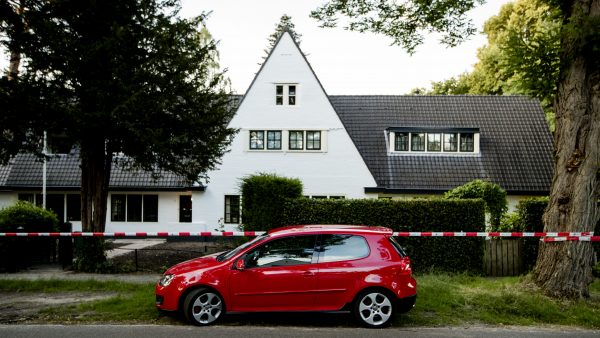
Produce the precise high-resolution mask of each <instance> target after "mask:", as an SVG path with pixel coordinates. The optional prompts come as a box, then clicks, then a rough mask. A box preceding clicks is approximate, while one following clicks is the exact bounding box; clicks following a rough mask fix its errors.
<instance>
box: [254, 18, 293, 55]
mask: <svg viewBox="0 0 600 338" xmlns="http://www.w3.org/2000/svg"><path fill="white" fill-rule="evenodd" d="M295 28H296V25H294V23H293V22H292V17H291V16H289V15H287V14H284V15H282V16H281V18H280V19H279V22H278V23H277V25H276V26H275V31H274V32H273V33H272V34H271V35H269V45H268V46H267V48H265V56H264V57H263V60H265V59H266V58H267V56H269V53H270V52H271V50H272V49H273V47H275V43H276V42H277V40H278V39H279V37H280V36H281V34H283V32H286V31H287V32H289V33H290V35H291V36H292V38H293V39H294V41H296V43H297V44H298V45H300V42H301V39H302V34H298V32H296V29H295Z"/></svg>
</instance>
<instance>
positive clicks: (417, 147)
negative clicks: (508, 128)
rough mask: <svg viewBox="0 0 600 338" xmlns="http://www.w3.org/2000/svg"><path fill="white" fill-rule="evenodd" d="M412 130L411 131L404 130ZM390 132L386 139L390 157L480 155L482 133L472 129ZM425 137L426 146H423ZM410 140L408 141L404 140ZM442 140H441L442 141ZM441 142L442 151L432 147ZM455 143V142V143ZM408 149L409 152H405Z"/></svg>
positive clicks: (415, 129)
mask: <svg viewBox="0 0 600 338" xmlns="http://www.w3.org/2000/svg"><path fill="white" fill-rule="evenodd" d="M402 129H410V130H402ZM402 129H399V130H393V129H392V130H390V131H389V133H388V134H387V135H388V136H389V137H387V138H386V140H387V141H388V143H387V144H388V148H387V149H388V155H420V154H423V155H451V156H454V155H467V156H468V155H477V154H480V148H479V147H480V132H479V130H475V129H473V131H470V130H471V128H467V129H465V131H463V130H462V129H459V130H456V129H448V130H443V129H440V130H431V131H426V130H427V129H424V130H423V131H421V130H419V129H417V128H414V130H412V129H413V128H402ZM423 135H424V141H425V145H424V148H425V149H422V148H423V145H422V144H421V142H420V141H421V140H422V138H421V136H423ZM438 135H439V136H438ZM404 138H408V140H407V141H406V140H403V139H404ZM440 138H441V139H440ZM438 140H439V142H440V149H439V150H438V148H437V147H435V146H432V145H437V143H438ZM453 141H454V142H453ZM405 147H408V149H407V150H404V149H405Z"/></svg>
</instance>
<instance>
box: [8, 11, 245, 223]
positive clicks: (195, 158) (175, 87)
mask: <svg viewBox="0 0 600 338" xmlns="http://www.w3.org/2000/svg"><path fill="white" fill-rule="evenodd" d="M0 9H1V11H0V14H1V15H2V25H1V26H0V27H1V29H2V30H1V31H0V34H1V35H2V36H3V37H4V38H3V40H2V42H3V43H4V44H5V45H6V47H7V48H8V49H9V50H11V52H16V53H18V54H19V55H20V57H21V58H22V61H23V62H22V64H21V71H20V72H19V74H18V76H17V77H14V78H12V79H9V78H8V77H7V76H4V77H2V79H0V100H1V103H2V105H3V107H6V108H3V109H6V110H5V112H6V114H2V117H1V119H2V121H1V122H3V123H2V125H1V126H0V128H1V129H2V131H1V133H0V154H1V155H2V156H1V157H0V159H1V160H3V161H6V160H8V159H9V158H10V156H13V155H14V154H16V153H17V152H19V151H24V150H30V151H36V150H37V152H38V153H39V152H40V150H41V149H40V146H39V145H40V143H39V139H40V138H41V134H42V131H43V130H46V131H48V133H49V134H50V135H56V136H58V137H59V138H60V139H61V140H62V141H63V142H64V143H67V144H69V145H73V146H75V147H76V148H78V149H79V151H80V157H81V167H82V195H83V196H82V202H83V203H82V209H83V215H82V216H83V217H82V223H83V229H84V231H90V230H93V231H103V230H104V223H105V219H106V217H105V212H106V200H107V199H106V198H107V189H108V182H109V180H110V168H111V165H112V163H113V162H117V163H118V164H120V165H122V166H125V167H127V168H131V169H144V170H147V171H151V172H153V173H155V174H157V175H159V174H160V172H161V171H162V170H168V171H171V172H174V173H176V174H179V175H182V176H184V177H186V178H187V179H188V180H189V181H190V183H191V182H196V181H199V180H200V179H201V178H203V177H205V176H206V174H205V173H206V172H207V171H208V170H210V169H213V168H214V167H215V165H216V164H218V163H219V159H220V157H221V156H222V155H223V154H224V153H225V151H227V146H228V143H229V141H228V139H229V136H231V135H233V134H234V132H235V131H234V130H231V129H228V128H227V127H226V126H227V123H228V121H229V120H230V119H231V117H232V116H233V111H232V109H231V108H230V104H229V93H228V92H227V90H226V87H227V86H226V82H225V77H224V74H223V73H222V72H220V71H218V59H217V57H218V54H217V53H216V43H215V41H213V40H212V38H210V37H209V36H207V34H206V33H207V32H206V31H204V33H203V29H205V27H204V20H205V16H204V15H201V16H199V17H196V18H191V19H184V18H181V17H180V16H179V9H180V6H179V1H177V0H107V1H102V2H98V1H92V0H77V1H75V0H72V1H71V0H62V1H44V0H22V1H18V2H17V1H15V3H7V2H3V5H2V6H1V7H0ZM4 122H6V124H5V123H4Z"/></svg>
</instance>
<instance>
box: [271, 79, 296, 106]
mask: <svg viewBox="0 0 600 338" xmlns="http://www.w3.org/2000/svg"><path fill="white" fill-rule="evenodd" d="M296 89H297V86H296V85H295V84H278V85H275V104H276V105H278V106H295V105H296V95H297V92H296Z"/></svg>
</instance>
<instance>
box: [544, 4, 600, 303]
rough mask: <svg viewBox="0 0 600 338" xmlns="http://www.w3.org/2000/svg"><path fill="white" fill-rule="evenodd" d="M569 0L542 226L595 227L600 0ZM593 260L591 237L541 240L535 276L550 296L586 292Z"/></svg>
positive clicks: (599, 154)
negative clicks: (549, 185)
mask: <svg viewBox="0 0 600 338" xmlns="http://www.w3.org/2000/svg"><path fill="white" fill-rule="evenodd" d="M567 3H568V4H566V5H567V6H565V7H563V12H564V15H565V22H564V23H565V24H564V25H563V27H565V32H563V36H562V39H561V53H562V55H561V60H562V65H561V77H560V83H559V86H558V93H557V96H556V101H555V112H556V133H555V148H556V154H555V172H554V179H553V181H552V188H551V192H550V201H549V204H548V208H547V209H546V212H545V214H544V224H545V230H546V231H567V232H580V231H594V226H595V225H596V223H597V222H598V218H599V217H600V212H599V210H598V203H597V201H598V198H599V177H598V176H599V175H600V173H599V167H600V72H599V68H600V67H599V63H600V55H599V54H600V53H599V52H598V48H599V46H598V38H597V35H596V37H595V38H593V39H591V43H590V40H589V37H590V35H588V34H592V35H591V36H594V34H598V31H594V30H596V29H597V25H598V24H597V22H598V20H600V0H578V1H571V2H567ZM594 20H595V22H596V23H594ZM570 24H571V25H572V26H570ZM590 30H591V31H590ZM593 262H594V252H593V249H592V245H591V243H590V242H575V241H572V242H551V243H542V244H540V250H539V254H538V260H537V263H536V266H535V268H534V271H533V278H534V281H535V283H536V284H537V285H538V286H540V287H541V288H542V289H543V290H544V291H545V292H546V293H547V294H549V295H551V296H554V297H571V298H573V297H588V296H589V291H588V286H589V284H590V283H591V282H592V280H593V277H592V264H593Z"/></svg>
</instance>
